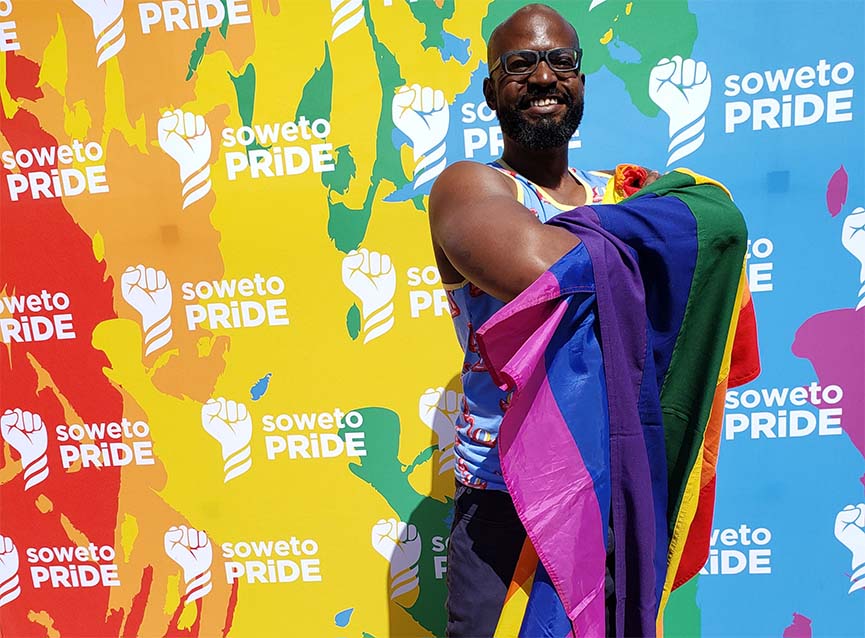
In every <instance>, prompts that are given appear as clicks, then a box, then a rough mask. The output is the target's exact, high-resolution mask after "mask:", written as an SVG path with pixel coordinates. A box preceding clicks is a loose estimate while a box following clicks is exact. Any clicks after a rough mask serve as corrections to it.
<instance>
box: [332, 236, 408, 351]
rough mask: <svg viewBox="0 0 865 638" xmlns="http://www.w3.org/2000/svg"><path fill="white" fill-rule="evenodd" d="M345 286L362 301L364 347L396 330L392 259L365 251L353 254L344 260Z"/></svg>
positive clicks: (343, 278)
mask: <svg viewBox="0 0 865 638" xmlns="http://www.w3.org/2000/svg"><path fill="white" fill-rule="evenodd" d="M342 283H343V284H345V287H346V288H348V289H349V290H350V291H351V292H352V293H354V294H355V295H356V296H357V297H358V299H360V302H361V312H362V315H363V333H364V337H363V342H364V343H367V342H369V341H372V340H373V339H375V338H377V337H380V336H382V335H383V334H384V333H386V332H387V331H388V330H390V329H391V328H393V295H394V293H395V292H396V271H395V270H394V268H393V264H392V263H391V261H390V257H388V256H387V255H385V254H382V253H378V252H375V251H369V250H367V249H366V248H361V249H360V250H352V251H351V252H350V253H348V254H347V255H346V256H345V257H344V258H343V260H342Z"/></svg>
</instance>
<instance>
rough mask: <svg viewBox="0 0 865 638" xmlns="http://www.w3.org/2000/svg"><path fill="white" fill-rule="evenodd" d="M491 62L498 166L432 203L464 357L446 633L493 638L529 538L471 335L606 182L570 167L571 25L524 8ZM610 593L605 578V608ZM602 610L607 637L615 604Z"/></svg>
mask: <svg viewBox="0 0 865 638" xmlns="http://www.w3.org/2000/svg"><path fill="white" fill-rule="evenodd" d="M487 60H488V67H489V77H488V78H486V79H485V80H484V96H485V98H486V102H487V105H488V106H489V107H490V109H492V110H494V111H495V112H496V114H497V116H498V119H499V123H500V124H501V129H502V136H503V138H504V152H503V155H502V158H501V159H500V160H498V161H496V162H493V163H491V164H489V165H483V164H477V163H473V162H460V163H457V164H454V165H452V166H450V167H448V168H447V169H446V170H445V171H444V172H443V173H442V175H441V176H440V177H439V178H438V180H437V182H436V183H435V185H434V187H433V189H432V192H431V194H430V201H429V215H430V227H431V234H432V240H433V248H434V251H435V256H436V261H437V264H438V268H439V271H440V273H441V277H442V281H443V282H444V286H445V288H446V289H447V291H448V296H449V298H450V302H451V308H452V313H451V314H452V315H453V320H454V324H455V327H456V332H457V337H458V339H459V342H460V344H461V345H462V347H463V350H464V353H465V359H464V363H463V374H462V383H463V389H464V394H465V403H464V405H463V406H462V407H463V411H462V415H461V417H460V418H459V420H458V421H457V432H456V446H455V449H456V455H457V464H456V479H457V487H456V493H455V497H454V498H455V508H456V512H455V516H454V522H453V526H452V529H451V536H450V541H449V554H448V574H447V583H448V603H447V607H448V634H447V635H448V636H451V637H454V638H456V637H469V636H471V637H478V636H493V634H494V631H495V628H496V624H497V622H498V620H499V616H500V614H501V610H502V606H503V603H504V600H505V596H506V593H507V589H508V585H509V583H510V581H511V577H512V576H513V574H514V568H515V566H516V564H517V561H518V558H519V554H520V551H521V549H522V547H523V543H524V540H525V536H526V532H525V530H524V529H523V526H522V524H521V522H520V519H519V517H518V516H517V513H516V511H515V510H514V506H513V503H512V501H511V499H510V497H509V495H508V493H507V487H506V485H505V483H504V479H503V477H502V470H501V462H500V459H499V450H498V447H497V437H498V434H499V426H500V424H501V421H502V417H503V415H504V412H505V410H506V409H507V407H508V402H509V398H508V396H507V394H506V393H505V392H503V391H502V390H500V389H499V388H498V387H497V386H496V385H495V383H494V382H493V380H492V378H491V376H490V375H489V374H488V372H487V369H486V364H485V362H484V361H483V359H482V358H481V356H480V354H479V353H478V348H477V344H476V340H475V330H476V329H477V328H479V327H480V326H481V325H482V324H483V323H484V322H485V321H486V320H487V319H489V318H490V317H491V316H492V315H493V314H494V313H495V312H496V311H497V310H499V309H500V308H502V307H503V306H504V304H505V303H506V302H507V301H510V300H511V299H513V298H514V297H516V296H517V295H518V294H519V293H520V292H522V291H523V290H525V289H526V288H527V287H528V286H529V285H530V284H531V283H532V282H533V281H535V279H537V278H538V277H539V276H540V275H541V274H543V273H544V272H545V271H546V270H547V269H548V268H549V267H550V266H551V265H552V264H554V263H555V262H556V261H557V260H558V259H559V258H561V257H562V256H563V255H565V254H566V253H567V252H568V251H570V250H571V249H572V248H574V247H575V246H576V245H577V244H578V243H579V240H578V239H577V238H576V237H575V236H574V235H573V234H572V233H570V232H568V231H566V230H564V229H561V228H556V227H553V226H548V225H546V224H545V223H544V222H547V221H549V220H550V219H552V218H553V217H555V216H556V215H557V214H559V213H561V212H563V211H568V210H571V209H573V208H576V207H578V206H582V205H585V204H591V203H593V202H599V201H600V200H601V198H602V197H603V194H604V189H605V186H606V184H607V182H608V180H609V177H610V176H609V174H607V173H605V172H599V171H585V170H580V169H576V168H572V167H569V166H568V142H569V140H570V139H571V136H572V135H573V134H574V132H575V131H576V130H577V127H578V126H579V124H580V120H581V118H582V114H583V95H584V90H585V75H584V74H583V73H582V72H581V70H580V64H581V61H582V50H581V49H580V42H579V38H578V35H577V32H576V30H575V28H574V27H573V26H572V25H571V24H570V23H569V22H568V21H567V20H565V19H564V18H563V17H562V16H561V15H560V14H558V13H557V12H556V11H554V10H553V9H551V8H549V7H547V6H545V5H539V4H532V5H529V6H526V7H524V8H522V9H520V10H519V11H517V12H516V13H514V14H513V15H512V16H511V17H509V18H508V19H507V20H506V21H505V22H503V23H502V24H500V25H499V26H498V27H497V28H496V29H495V30H494V31H493V33H492V35H491V36H490V40H489V46H488V54H487ZM656 177H657V174H652V176H651V178H650V180H648V181H652V180H653V179H654V178H656ZM610 551H611V548H610ZM610 585H611V579H609V578H608V586H607V588H606V589H607V600H608V601H612V600H614V596H613V595H612V594H613V589H612V587H611V586H610ZM607 608H608V609H607V611H608V613H607V618H608V621H607V631H608V635H609V632H611V631H612V627H611V620H610V619H611V618H613V616H612V615H611V613H610V612H611V611H612V603H611V602H610V604H608V606H607Z"/></svg>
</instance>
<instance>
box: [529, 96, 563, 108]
mask: <svg viewBox="0 0 865 638" xmlns="http://www.w3.org/2000/svg"><path fill="white" fill-rule="evenodd" d="M529 104H531V105H532V106H551V105H553V104H558V101H557V100H556V99H555V98H552V97H545V98H541V99H534V100H532V101H531V102H529Z"/></svg>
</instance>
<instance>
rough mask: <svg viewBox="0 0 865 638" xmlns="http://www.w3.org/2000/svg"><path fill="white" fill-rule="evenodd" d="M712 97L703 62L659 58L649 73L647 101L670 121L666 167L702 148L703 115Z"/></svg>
mask: <svg viewBox="0 0 865 638" xmlns="http://www.w3.org/2000/svg"><path fill="white" fill-rule="evenodd" d="M711 96H712V78H711V76H710V75H709V69H708V68H706V63H705V62H697V61H695V60H692V59H690V58H688V59H686V60H683V59H682V57H681V56H678V55H674V56H673V58H672V59H669V58H663V59H662V60H661V61H660V62H658V64H656V65H655V67H654V68H653V69H652V71H651V73H649V97H650V98H651V99H652V101H653V102H654V103H655V104H657V105H658V106H659V107H661V109H662V110H663V111H664V112H665V113H666V114H667V116H668V117H669V118H670V145H669V146H668V147H667V152H668V153H670V156H669V159H668V160H667V166H670V165H671V164H672V163H673V162H676V161H678V160H680V159H682V158H683V157H686V156H688V155H690V154H691V153H693V152H694V151H696V150H697V149H698V148H700V146H702V144H703V140H704V139H705V135H704V134H703V128H704V126H705V124H706V118H705V117H703V114H704V113H705V112H706V109H707V108H708V106H709V98H710V97H711Z"/></svg>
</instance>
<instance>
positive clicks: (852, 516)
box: [835, 503, 865, 594]
mask: <svg viewBox="0 0 865 638" xmlns="http://www.w3.org/2000/svg"><path fill="white" fill-rule="evenodd" d="M835 538H837V539H838V540H839V541H841V543H843V544H844V546H845V547H846V548H847V549H849V550H850V553H851V554H852V557H851V559H850V566H851V567H852V568H853V573H852V574H851V576H850V583H851V584H850V589H849V590H848V591H847V593H848V594H852V593H853V592H854V591H856V590H857V589H865V503H859V504H858V505H848V506H847V507H845V508H844V509H843V510H841V511H840V512H838V515H837V516H835Z"/></svg>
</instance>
